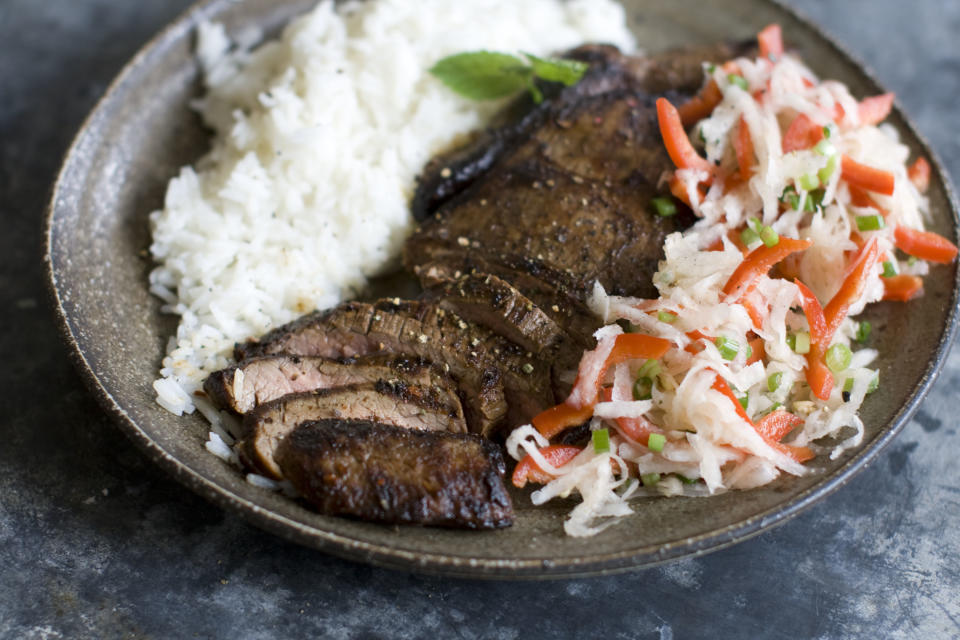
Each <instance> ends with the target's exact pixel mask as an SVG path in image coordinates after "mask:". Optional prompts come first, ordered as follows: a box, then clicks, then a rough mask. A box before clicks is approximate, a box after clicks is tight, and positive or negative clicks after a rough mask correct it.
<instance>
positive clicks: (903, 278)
mask: <svg viewBox="0 0 960 640" xmlns="http://www.w3.org/2000/svg"><path fill="white" fill-rule="evenodd" d="M922 292H923V280H921V279H920V278H919V277H917V276H908V275H899V276H893V277H891V278H884V279H883V299H884V300H896V301H898V302H906V301H907V300H912V299H913V298H915V297H917V296H918V295H920V293H922Z"/></svg>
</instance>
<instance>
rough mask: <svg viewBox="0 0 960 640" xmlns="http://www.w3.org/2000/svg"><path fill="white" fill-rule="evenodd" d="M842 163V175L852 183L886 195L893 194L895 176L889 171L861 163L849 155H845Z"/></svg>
mask: <svg viewBox="0 0 960 640" xmlns="http://www.w3.org/2000/svg"><path fill="white" fill-rule="evenodd" d="M840 165H841V169H840V172H841V173H840V176H841V177H842V178H843V179H844V180H846V181H847V182H849V183H850V184H852V185H855V186H858V187H862V188H864V189H866V190H867V191H876V192H877V193H880V194H883V195H885V196H892V195H893V187H894V178H893V174H892V173H890V172H889V171H884V170H882V169H875V168H874V167H870V166H867V165H865V164H861V163H859V162H857V161H856V160H854V159H853V158H851V157H850V156H848V155H844V156H843V159H842V161H841V163H840Z"/></svg>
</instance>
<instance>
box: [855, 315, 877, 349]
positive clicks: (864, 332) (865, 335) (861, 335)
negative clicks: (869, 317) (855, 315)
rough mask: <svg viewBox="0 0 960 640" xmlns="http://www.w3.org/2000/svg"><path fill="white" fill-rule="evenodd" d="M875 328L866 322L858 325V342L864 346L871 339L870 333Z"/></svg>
mask: <svg viewBox="0 0 960 640" xmlns="http://www.w3.org/2000/svg"><path fill="white" fill-rule="evenodd" d="M872 329H873V326H872V325H871V324H870V323H869V322H868V321H866V320H864V321H863V322H861V323H860V324H858V325H857V337H856V340H857V342H859V343H861V344H863V343H864V342H866V341H867V340H868V339H869V338H870V331H871V330H872Z"/></svg>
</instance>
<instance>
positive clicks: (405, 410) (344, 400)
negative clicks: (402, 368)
mask: <svg viewBox="0 0 960 640" xmlns="http://www.w3.org/2000/svg"><path fill="white" fill-rule="evenodd" d="M327 418H337V419H346V420H370V421H375V422H382V423H386V424H393V425H396V426H397V427H403V428H407V429H422V430H427V431H450V432H456V433H463V432H466V430H467V428H466V424H465V423H464V421H463V417H462V415H461V414H460V405H459V402H458V401H457V399H456V397H455V396H451V395H450V394H449V393H444V392H442V391H441V390H439V389H426V388H424V387H420V386H416V385H408V384H405V383H402V382H387V381H385V380H378V381H376V382H373V383H364V384H353V385H347V386H343V387H335V388H333V389H319V390H316V391H308V392H304V393H292V394H289V395H285V396H283V397H281V398H279V399H277V400H274V401H272V402H267V403H265V404H262V405H260V406H259V407H257V408H256V409H254V410H253V411H250V412H249V413H247V414H246V415H245V416H244V418H243V428H244V432H245V433H246V436H245V437H244V439H243V440H241V441H240V443H239V444H238V454H239V456H240V458H241V460H242V461H243V462H244V464H246V465H247V466H248V467H250V468H252V469H255V470H256V471H257V472H258V473H261V474H262V475H265V476H268V477H270V478H274V479H280V478H281V477H282V476H281V472H280V468H279V466H277V463H276V459H275V454H276V450H277V446H278V445H279V444H280V443H281V442H282V441H283V439H284V438H286V437H287V436H288V435H289V434H290V432H292V431H293V430H294V429H295V428H296V426H297V425H298V424H300V423H302V422H307V421H309V420H322V419H327Z"/></svg>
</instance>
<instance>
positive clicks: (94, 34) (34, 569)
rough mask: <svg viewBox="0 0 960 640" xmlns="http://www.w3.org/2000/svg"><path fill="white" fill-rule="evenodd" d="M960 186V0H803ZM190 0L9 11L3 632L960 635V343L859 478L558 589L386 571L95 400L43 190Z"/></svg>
mask: <svg viewBox="0 0 960 640" xmlns="http://www.w3.org/2000/svg"><path fill="white" fill-rule="evenodd" d="M789 4H791V5H793V6H796V7H797V8H798V9H799V10H801V12H803V13H806V14H807V15H809V16H810V17H812V18H813V19H814V20H815V21H816V22H819V23H820V24H821V25H824V26H825V27H826V29H827V31H828V32H830V33H832V34H834V35H835V36H837V37H838V38H839V39H840V40H841V41H842V42H844V43H845V44H846V46H847V48H848V49H849V50H851V51H852V52H853V53H854V54H855V55H857V56H858V57H859V58H861V59H862V60H864V61H866V62H867V64H868V65H869V66H870V67H872V68H873V69H874V70H875V72H876V74H877V76H878V77H879V79H880V80H881V82H883V83H884V84H886V85H887V86H888V87H889V88H890V89H892V90H894V91H896V92H897V94H898V96H899V98H900V100H901V102H902V104H903V105H904V106H905V107H906V109H907V110H908V112H909V113H911V114H912V115H913V117H914V118H915V120H916V121H917V123H918V124H919V128H920V130H921V132H922V133H923V134H925V135H926V136H927V137H928V138H929V139H930V140H931V141H932V144H933V147H934V149H935V150H936V151H937V152H938V153H939V154H940V155H941V157H942V158H943V160H944V161H945V164H946V166H947V168H948V170H949V171H950V173H951V175H952V176H953V177H954V180H957V179H958V177H960V126H958V123H957V121H956V114H957V113H958V110H957V106H956V104H957V102H956V101H957V96H958V95H960V47H958V46H957V44H956V40H955V38H956V34H957V33H960V3H955V2H941V1H939V0H919V1H917V2H911V3H906V2H898V1H897V0H884V1H882V2H880V1H870V0H853V1H849V0H848V1H845V2H842V3H841V2H830V1H829V0H793V1H792V2H790V3H789ZM186 5H187V1H186V0H168V1H162V0H142V1H141V2H121V1H115V2H111V1H110V0H2V1H0V97H2V99H0V215H2V220H3V222H4V224H6V225H7V227H6V229H7V231H6V232H5V233H4V234H2V236H0V304H2V307H3V309H4V313H3V314H2V316H0V327H2V328H3V330H2V331H0V353H2V354H3V355H4V357H5V359H6V361H7V364H6V365H5V366H4V367H3V368H2V370H0V380H2V382H3V387H4V388H5V389H6V390H7V400H6V402H7V403H8V404H7V407H8V409H7V410H6V411H5V417H4V418H3V419H2V420H0V637H2V638H37V639H39V638H45V639H51V638H85V637H91V638H112V637H137V638H139V637H149V638H174V637H176V638H208V637H211V638H212V637H232V638H270V637H285V638H300V637H324V638H379V637H411V638H414V637H429V636H436V637H440V638H447V637H458V638H519V637H577V638H583V637H604V638H608V639H609V638H660V639H669V638H693V637H711V638H801V637H802V638H848V637H871V638H873V637H884V638H946V637H960V596H958V593H960V568H958V567H960V468H958V465H957V464H956V462H955V461H956V453H955V452H956V447H957V444H958V436H957V418H956V414H955V413H953V412H954V411H956V410H957V407H958V404H960V403H958V402H957V400H956V392H957V390H958V388H960V351H958V350H957V349H954V350H953V352H952V355H951V357H950V359H949V361H948V363H947V365H946V368H945V370H944V371H943V373H942V374H941V376H940V378H939V380H938V381H937V382H936V384H935V385H934V387H933V390H932V392H931V393H930V395H929V397H928V398H927V400H926V401H925V402H924V404H923V405H922V406H921V408H920V410H919V411H918V413H917V414H916V415H915V416H914V419H913V420H912V421H911V422H910V424H909V425H908V426H907V427H906V428H905V429H904V431H903V432H902V433H901V434H900V435H899V436H898V438H897V439H896V440H895V441H894V442H893V444H892V445H891V446H890V447H888V449H887V450H886V451H884V452H883V453H882V454H881V455H880V456H879V458H878V459H877V460H876V461H875V462H874V463H873V464H872V465H871V466H870V467H869V468H868V469H866V470H865V471H864V472H862V473H861V474H859V475H858V476H857V477H855V478H854V479H853V480H852V481H851V482H850V483H849V484H848V485H847V486H845V487H843V488H842V489H840V490H839V491H838V492H837V493H835V494H834V495H832V496H831V497H829V498H828V499H827V500H825V501H824V502H822V503H820V504H818V505H817V506H815V507H813V508H811V509H810V510H808V511H807V512H805V513H803V514H802V515H800V516H799V517H797V518H795V519H793V520H791V521H790V522H788V523H787V524H785V525H783V526H781V527H779V528H777V529H775V530H773V531H769V532H766V533H764V534H762V535H760V536H758V537H756V538H753V539H752V540H749V541H747V542H744V543H742V544H739V545H737V546H735V547H732V548H730V549H726V550H723V551H719V552H716V553H713V554H710V555H708V556H705V557H701V558H697V559H692V560H685V561H680V562H675V563H673V564H669V565H667V566H664V567H662V568H656V569H651V570H646V571H640V572H636V573H632V574H627V575H623V576H618V577H608V578H595V579H587V580H571V581H556V582H548V583H539V584H523V583H495V582H479V581H463V580H450V579H442V578H435V577H426V576H419V575H413V574H407V573H400V572H393V571H386V570H380V569H375V568H371V567H367V566H362V565H357V564H353V563H350V562H347V561H343V560H339V559H337V558H334V557H330V556H326V555H323V554H321V553H318V552H315V551H312V550H309V549H305V548H301V547H298V546H296V545H293V544H290V543H287V542H284V541H282V540H280V539H278V538H276V537H274V536H272V535H270V534H267V533H264V532H262V531H260V530H258V529H256V528H254V527H252V526H250V525H248V524H246V523H245V522H244V521H242V520H241V519H240V518H239V517H237V516H235V515H233V514H228V513H224V512H223V511H221V510H220V509H219V508H217V507H214V506H212V505H210V504H208V503H207V502H205V501H204V500H202V499H201V498H199V497H197V496H195V495H194V494H192V493H191V492H189V491H188V490H187V489H185V488H183V487H181V486H180V485H179V484H177V483H176V482H175V481H174V480H172V479H171V478H168V477H167V476H165V475H164V474H163V473H162V472H161V471H160V470H159V469H157V468H155V467H154V466H153V465H151V464H150V463H149V462H148V461H147V459H146V458H145V457H144V456H143V455H141V453H140V452H139V450H138V449H136V448H135V447H134V446H133V445H132V444H131V443H130V442H128V440H127V439H126V438H125V437H124V436H123V435H122V434H121V432H120V431H119V430H117V429H116V428H115V427H114V426H113V425H112V424H111V423H110V422H109V420H108V419H107V418H106V416H105V415H104V414H103V413H102V412H101V411H100V409H99V407H98V405H97V404H96V402H95V401H94V400H93V398H92V397H90V396H89V395H88V394H87V392H86V391H85V389H84V386H83V384H82V382H81V379H80V377H79V375H78V374H77V373H76V372H75V371H74V370H73V368H72V367H71V365H70V362H69V361H68V358H67V354H66V349H65V348H64V347H62V346H61V345H60V343H59V341H58V339H57V333H56V329H55V325H54V321H53V319H52V314H51V312H50V311H49V310H48V309H47V304H46V299H45V294H44V275H43V269H42V266H41V262H40V259H39V256H40V254H41V244H42V243H41V240H42V238H41V236H42V233H41V232H42V219H43V214H44V208H45V204H46V198H47V195H48V192H49V189H50V186H51V184H52V181H53V179H54V176H55V172H56V169H57V167H58V165H59V162H60V159H61V157H62V154H63V152H64V151H65V149H66V147H67V145H68V143H69V141H70V139H71V137H72V135H73V133H74V132H75V130H76V129H77V127H78V126H79V125H80V123H81V121H82V119H83V117H84V115H85V114H86V113H87V112H88V111H89V109H90V108H91V107H92V106H93V104H94V103H95V102H96V100H97V98H98V97H99V96H100V94H101V93H102V92H103V91H104V89H105V88H106V86H107V84H108V83H109V81H110V79H111V78H112V77H113V75H114V74H115V73H116V72H117V71H118V70H119V69H120V67H121V66H122V65H123V63H124V62H125V61H126V60H127V59H128V58H129V57H130V56H131V55H132V54H133V53H134V52H135V51H136V50H137V49H138V48H139V47H140V46H141V45H142V44H143V43H144V42H146V41H147V40H148V39H149V38H150V36H151V35H153V34H154V33H155V32H156V31H158V30H159V29H160V28H161V27H162V26H163V25H164V24H165V23H166V22H167V21H169V20H171V19H172V18H173V17H175V16H176V15H177V14H178V13H179V12H180V11H182V10H183V9H184V8H185V7H186Z"/></svg>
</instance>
